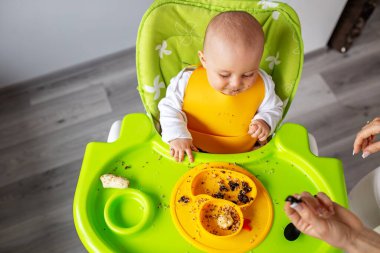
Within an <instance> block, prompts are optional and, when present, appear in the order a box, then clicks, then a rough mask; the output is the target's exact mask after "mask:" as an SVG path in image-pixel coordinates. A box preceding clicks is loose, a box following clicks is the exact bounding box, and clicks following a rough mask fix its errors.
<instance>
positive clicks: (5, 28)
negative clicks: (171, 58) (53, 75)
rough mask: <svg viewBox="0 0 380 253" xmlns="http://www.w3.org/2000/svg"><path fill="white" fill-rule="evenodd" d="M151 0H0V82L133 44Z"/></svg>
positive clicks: (76, 61)
mask: <svg viewBox="0 0 380 253" xmlns="http://www.w3.org/2000/svg"><path fill="white" fill-rule="evenodd" d="M152 2H153V0H1V1H0V87H2V86H6V85H8V84H11V83H15V82H20V81H23V80H27V79H31V78H34V77H37V76H41V75H44V74H47V73H50V72H53V71H57V70H61V69H64V68H67V67H70V66H73V65H75V64H79V63H83V62H86V61H89V60H92V59H95V58H99V57H102V56H105V55H108V54H111V53H115V52H118V51H121V50H123V49H127V48H131V47H133V46H134V45H135V41H136V35H137V29H138V26H139V23H140V20H141V17H142V16H143V14H144V13H145V11H146V9H147V8H148V7H149V6H150V4H151V3H152Z"/></svg>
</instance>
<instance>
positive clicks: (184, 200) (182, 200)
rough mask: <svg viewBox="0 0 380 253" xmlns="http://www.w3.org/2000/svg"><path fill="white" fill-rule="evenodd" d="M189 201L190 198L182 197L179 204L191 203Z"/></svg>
mask: <svg viewBox="0 0 380 253" xmlns="http://www.w3.org/2000/svg"><path fill="white" fill-rule="evenodd" d="M189 201H190V199H189V198H188V197H186V196H182V197H181V198H180V199H179V200H178V202H179V203H181V202H183V203H185V204H186V203H189Z"/></svg>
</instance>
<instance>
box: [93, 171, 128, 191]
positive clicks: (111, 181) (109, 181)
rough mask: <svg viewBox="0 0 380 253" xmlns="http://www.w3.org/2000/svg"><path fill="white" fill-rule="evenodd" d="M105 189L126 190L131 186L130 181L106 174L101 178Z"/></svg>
mask: <svg viewBox="0 0 380 253" xmlns="http://www.w3.org/2000/svg"><path fill="white" fill-rule="evenodd" d="M100 181H102V184H103V188H116V189H125V188H128V186H129V181H128V180H127V179H126V178H123V177H119V176H115V175H113V174H104V175H102V176H101V177H100Z"/></svg>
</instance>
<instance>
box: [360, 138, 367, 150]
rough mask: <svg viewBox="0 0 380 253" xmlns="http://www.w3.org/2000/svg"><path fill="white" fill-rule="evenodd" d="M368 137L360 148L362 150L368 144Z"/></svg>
mask: <svg viewBox="0 0 380 253" xmlns="http://www.w3.org/2000/svg"><path fill="white" fill-rule="evenodd" d="M368 138H369V137H368ZM368 138H367V139H364V140H363V142H362V146H361V148H360V149H361V150H364V149H365V148H366V147H367V146H368Z"/></svg>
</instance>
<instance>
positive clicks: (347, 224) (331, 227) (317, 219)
mask: <svg viewBox="0 0 380 253" xmlns="http://www.w3.org/2000/svg"><path fill="white" fill-rule="evenodd" d="M294 196H295V197H296V198H297V199H301V200H302V201H301V202H300V203H293V204H291V203H289V202H286V204H285V207H284V210H285V213H286V215H287V216H288V217H289V218H290V220H291V221H292V223H293V224H294V226H296V227H297V229H298V230H300V231H301V232H303V233H305V234H307V235H310V236H313V237H316V238H318V239H321V240H323V241H326V242H327V243H329V244H331V245H332V246H334V247H338V248H342V249H346V250H347V249H348V247H350V245H351V244H352V241H353V239H354V237H355V236H356V234H357V233H359V232H360V231H362V230H363V229H364V226H363V224H362V222H361V221H360V220H359V219H358V218H357V217H356V216H355V215H354V214H353V213H352V212H350V211H349V210H347V209H345V208H344V207H342V206H340V205H338V204H337V203H334V202H332V201H331V199H330V198H329V197H328V196H327V195H326V194H324V193H321V192H320V193H318V195H316V197H313V196H312V195H311V194H310V193H308V192H304V193H302V194H301V195H294Z"/></svg>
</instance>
